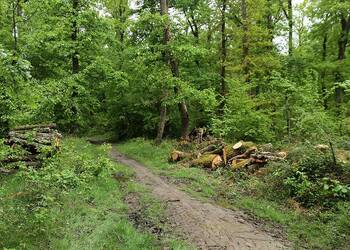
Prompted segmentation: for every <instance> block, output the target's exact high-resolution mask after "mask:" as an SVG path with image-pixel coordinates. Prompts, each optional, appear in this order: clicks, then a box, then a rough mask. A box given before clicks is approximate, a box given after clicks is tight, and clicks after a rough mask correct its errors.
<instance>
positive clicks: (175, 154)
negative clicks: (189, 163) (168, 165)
mask: <svg viewBox="0 0 350 250" xmlns="http://www.w3.org/2000/svg"><path fill="white" fill-rule="evenodd" d="M191 157H192V154H190V153H186V152H181V151H178V150H173V151H172V152H171V154H170V157H169V162H178V161H182V160H184V159H189V158H191Z"/></svg>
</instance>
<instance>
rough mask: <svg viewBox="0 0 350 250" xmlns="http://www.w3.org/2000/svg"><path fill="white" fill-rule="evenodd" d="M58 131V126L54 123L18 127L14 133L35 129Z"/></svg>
mask: <svg viewBox="0 0 350 250" xmlns="http://www.w3.org/2000/svg"><path fill="white" fill-rule="evenodd" d="M43 128H44V129H47V128H49V129H56V128H57V125H56V124H54V123H51V124H37V125H24V126H18V127H15V128H14V129H13V130H14V131H21V130H34V129H43Z"/></svg>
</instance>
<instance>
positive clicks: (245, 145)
mask: <svg viewBox="0 0 350 250" xmlns="http://www.w3.org/2000/svg"><path fill="white" fill-rule="evenodd" d="M252 147H256V145H255V143H254V142H250V141H239V142H237V143H236V144H235V145H233V149H234V150H238V151H240V154H243V153H244V152H245V151H247V150H248V149H249V148H252Z"/></svg>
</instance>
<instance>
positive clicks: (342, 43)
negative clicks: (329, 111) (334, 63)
mask: <svg viewBox="0 0 350 250" xmlns="http://www.w3.org/2000/svg"><path fill="white" fill-rule="evenodd" d="M340 24H341V35H340V38H339V40H338V49H339V51H338V61H339V66H340V65H342V63H343V61H344V59H345V53H346V48H347V45H348V41H349V38H348V37H349V31H350V16H349V18H348V20H347V19H346V18H345V17H343V18H341V20H340ZM335 80H336V82H343V81H344V77H343V75H342V73H341V69H338V70H337V71H336V73H335ZM343 96H344V89H343V88H341V87H339V86H336V88H335V102H336V104H337V105H338V106H339V105H340V103H341V102H342V100H343Z"/></svg>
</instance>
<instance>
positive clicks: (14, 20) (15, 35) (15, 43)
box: [12, 0, 19, 55]
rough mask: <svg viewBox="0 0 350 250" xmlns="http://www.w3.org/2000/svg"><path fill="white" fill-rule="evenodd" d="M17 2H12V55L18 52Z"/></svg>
mask: <svg viewBox="0 0 350 250" xmlns="http://www.w3.org/2000/svg"><path fill="white" fill-rule="evenodd" d="M18 5H19V0H17V1H14V2H12V35H13V54H14V55H16V54H17V50H18V26H17V13H18V10H17V9H18Z"/></svg>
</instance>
